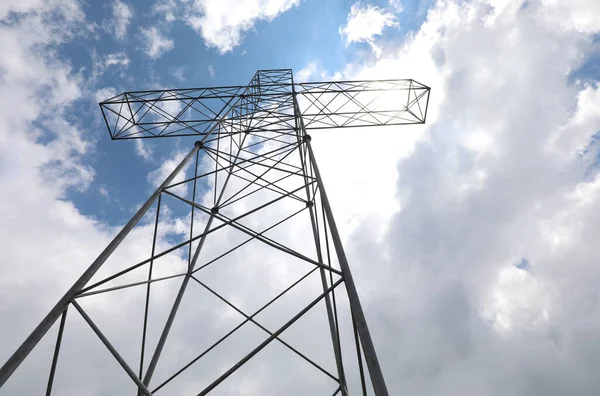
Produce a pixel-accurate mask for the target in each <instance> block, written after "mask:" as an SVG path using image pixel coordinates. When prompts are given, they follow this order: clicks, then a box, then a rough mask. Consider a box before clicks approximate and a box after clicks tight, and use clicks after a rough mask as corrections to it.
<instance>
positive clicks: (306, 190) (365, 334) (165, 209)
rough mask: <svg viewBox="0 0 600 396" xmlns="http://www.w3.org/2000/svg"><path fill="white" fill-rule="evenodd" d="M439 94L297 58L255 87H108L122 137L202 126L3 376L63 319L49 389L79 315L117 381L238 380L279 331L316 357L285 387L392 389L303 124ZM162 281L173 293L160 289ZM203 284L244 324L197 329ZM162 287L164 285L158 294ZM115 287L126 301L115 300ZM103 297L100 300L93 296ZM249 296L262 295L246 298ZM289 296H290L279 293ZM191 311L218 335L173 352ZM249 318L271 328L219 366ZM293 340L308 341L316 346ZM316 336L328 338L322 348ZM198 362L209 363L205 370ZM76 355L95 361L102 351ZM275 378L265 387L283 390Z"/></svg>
mask: <svg viewBox="0 0 600 396" xmlns="http://www.w3.org/2000/svg"><path fill="white" fill-rule="evenodd" d="M390 95H391V96H390ZM428 98H429V88H427V87H426V86H424V85H422V84H419V83H417V82H415V81H413V80H382V81H344V82H314V83H313V82H311V83H300V84H295V83H294V82H293V77H292V72H291V70H263V71H258V72H257V73H256V74H255V76H254V77H253V78H252V81H251V82H250V84H248V85H247V86H244V87H241V86H240V87H217V88H198V89H177V90H161V91H142V92H128V93H124V94H121V95H118V96H116V97H114V98H111V99H109V100H107V101H105V102H102V103H101V104H100V106H101V109H102V112H103V114H104V118H105V120H106V124H107V127H108V130H109V132H110V135H111V137H112V138H113V139H136V138H147V137H166V136H190V135H194V136H197V137H199V139H200V140H198V141H196V143H195V144H194V147H193V149H192V150H191V151H190V152H189V153H188V154H187V155H186V156H185V158H183V160H182V161H181V162H180V163H179V165H178V166H177V167H176V168H175V170H174V171H173V172H172V173H171V174H170V175H169V176H168V177H167V178H166V180H164V182H163V183H162V184H161V185H160V186H159V187H158V189H157V190H156V191H155V192H154V193H153V194H152V195H151V197H150V198H149V199H148V201H146V203H144V204H143V205H142V207H141V208H140V209H139V211H138V212H137V213H136V214H135V215H134V217H133V218H132V219H131V220H130V221H129V222H128V223H127V224H126V225H125V227H124V228H123V229H122V230H121V231H120V232H119V234H118V235H117V236H116V237H115V239H114V240H113V241H112V242H111V243H110V244H109V245H108V246H107V247H106V249H105V250H104V251H103V252H102V253H101V254H100V256H99V257H98V258H97V259H96V260H95V261H94V262H93V263H92V264H91V266H90V267H89V268H88V269H87V270H86V271H85V272H84V274H83V275H82V276H81V277H80V278H79V279H78V280H77V281H76V282H75V283H74V285H73V286H72V287H71V288H70V289H69V290H68V291H67V293H66V294H65V295H64V296H63V297H62V298H61V299H60V300H59V302H58V303H57V304H56V305H55V307H54V308H53V309H52V310H51V311H50V313H49V314H48V315H47V316H46V317H45V318H44V319H43V320H42V322H41V323H40V324H39V325H38V327H37V328H36V329H35V330H34V331H33V333H32V334H31V335H30V336H29V337H28V338H27V339H26V341H25V342H24V343H23V344H22V345H21V346H20V347H19V349H18V350H17V351H16V352H15V353H14V354H13V355H12V356H11V358H10V359H9V360H8V361H7V363H6V364H5V365H4V366H3V367H2V368H1V369H0V387H1V386H2V385H3V384H4V383H5V382H6V381H7V380H8V379H9V377H11V375H12V374H13V372H14V371H15V370H16V369H17V368H18V367H19V366H20V364H21V363H22V362H23V361H24V360H25V358H26V357H27V356H28V355H29V353H30V352H31V351H32V350H33V349H34V347H36V345H37V344H38V343H39V342H40V340H42V339H43V338H44V337H45V336H46V337H50V335H51V334H50V333H48V331H49V330H50V329H51V328H54V329H56V332H55V334H54V336H55V339H54V340H55V342H54V348H53V351H52V353H51V356H48V361H47V362H46V367H47V368H48V371H47V375H48V381H47V385H46V394H47V395H50V394H51V393H52V390H53V388H55V390H56V386H55V383H56V381H55V378H57V377H60V376H61V374H60V368H61V366H63V367H68V362H64V361H61V359H60V352H61V346H62V345H63V343H64V342H65V340H66V339H67V337H66V336H65V334H67V332H68V329H69V326H70V325H72V326H75V328H76V329H79V330H77V331H83V330H82V328H83V327H88V328H89V329H91V331H92V332H93V333H94V334H95V336H96V337H97V339H98V340H99V341H100V343H101V344H102V345H103V346H104V347H105V349H106V350H107V351H108V352H109V353H110V355H112V358H114V361H115V362H116V363H118V365H119V366H120V367H121V369H122V372H123V373H124V374H126V375H127V376H128V377H129V380H130V381H129V382H130V384H131V388H127V389H130V391H127V390H123V391H121V390H119V391H117V392H120V393H119V394H125V393H126V391H127V392H130V393H129V394H132V393H136V394H138V395H160V394H182V392H183V391H182V389H184V388H185V389H186V391H187V392H189V394H197V395H207V394H209V393H210V394H211V395H213V394H219V392H224V393H223V394H231V388H228V387H227V386H228V385H227V384H228V383H229V384H231V381H234V380H235V378H236V377H235V375H236V373H238V372H240V371H243V370H250V371H248V372H249V373H253V371H252V369H247V367H248V366H251V365H252V364H253V363H254V362H255V361H256V360H257V356H259V355H260V354H261V353H265V352H264V351H265V350H267V349H268V348H270V347H271V346H272V345H273V344H279V345H280V346H281V348H283V350H284V351H285V353H286V354H288V355H289V356H293V359H296V360H297V362H298V363H299V364H300V363H301V362H303V364H304V365H305V366H306V367H309V368H310V370H308V369H306V370H308V371H306V373H310V374H307V375H306V376H305V377H302V378H301V381H300V382H297V381H296V382H295V380H294V379H293V378H295V377H294V372H291V373H290V372H287V373H286V374H290V375H291V377H290V378H291V379H288V380H285V381H284V387H285V385H289V386H290V387H292V389H283V390H282V389H278V390H277V392H278V393H277V394H281V393H282V392H283V393H284V394H288V395H294V394H298V395H306V394H317V393H318V394H331V395H344V396H346V395H349V394H352V395H354V394H362V395H367V394H371V393H372V392H373V393H374V394H375V395H377V396H387V395H388V391H387V388H386V385H385V381H384V379H383V375H382V373H381V368H380V367H379V363H378V360H377V355H376V353H375V348H374V346H373V342H372V340H371V337H370V334H369V331H368V328H367V323H366V320H365V316H364V313H363V310H362V307H361V304H360V301H359V298H358V294H357V291H356V286H355V284H354V280H353V278H352V274H351V272H350V268H349V266H348V261H347V259H346V256H345V253H344V249H343V246H342V243H341V239H340V236H339V233H338V230H337V227H336V224H335V221H334V218H333V214H332V210H331V206H330V204H329V201H328V199H327V195H326V192H325V189H324V186H323V181H322V178H321V175H320V173H319V169H318V166H317V162H316V160H315V157H314V153H313V150H312V147H311V137H310V135H308V133H307V131H308V130H309V129H323V128H334V127H350V126H379V125H399V124H415V123H424V122H425V118H426V114H427V102H428ZM392 99H393V100H392ZM302 109H303V110H302ZM165 213H166V214H165ZM174 213H176V215H178V216H179V217H178V218H180V219H181V218H183V219H184V224H185V231H184V232H181V231H180V232H179V233H178V234H177V235H178V237H176V238H168V237H166V236H165V235H166V234H165V231H163V228H165V227H166V224H168V223H169V221H171V220H173V216H175V215H174ZM175 217H177V216H175ZM169 219H170V220H169ZM140 228H143V229H146V230H151V231H150V232H148V233H147V234H143V232H142V231H140V232H138V231H137V230H139V229H140ZM296 232H298V233H299V234H297V235H296V234H295V233H296ZM139 235H144V238H142V239H140V238H139V237H138V236H139ZM130 239H131V240H133V242H132V243H133V244H134V246H135V247H136V249H137V247H138V246H139V240H145V241H146V242H147V243H148V249H147V250H144V252H145V257H143V258H141V259H139V260H137V261H134V262H129V261H126V260H123V259H122V258H123V257H127V256H126V255H125V256H123V255H121V256H119V250H118V248H119V246H120V245H126V244H127V241H128V240H130ZM248 246H250V247H251V248H250V249H249V248H248ZM115 257H117V260H113V262H112V263H111V259H112V258H115ZM267 257H276V260H275V262H271V261H269V260H268V259H267ZM115 261H116V263H117V265H116V266H115V265H113V264H115ZM265 262H269V265H272V266H276V267H277V268H280V269H281V270H282V271H284V272H283V273H284V276H280V277H276V281H275V286H273V284H271V285H270V286H268V285H266V284H264V283H263V284H255V283H252V282H253V279H254V278H252V276H253V275H251V274H252V273H253V272H252V271H253V267H259V270H258V272H257V273H258V274H259V275H260V274H264V273H265V271H269V270H265V269H264V268H266V267H264V265H265V264H264V263H265ZM230 265H234V266H235V265H237V266H238V267H235V268H238V270H236V271H230V272H229V275H228V276H231V278H226V279H228V280H231V279H233V277H235V276H237V277H238V279H239V280H240V282H241V283H239V284H240V285H244V282H245V280H247V282H249V283H251V284H249V285H248V290H249V291H250V293H249V294H248V295H246V296H244V297H240V296H239V295H238V294H237V292H238V291H239V290H237V289H236V287H233V286H232V287H229V288H228V287H225V286H226V285H224V284H223V283H224V282H223V281H222V278H218V276H217V277H215V274H217V273H223V272H224V271H225V272H226V268H228V267H227V266H230ZM240 265H241V266H242V267H239V266H240ZM240 268H241V269H240ZM268 268H270V267H268ZM211 271H212V272H211ZM292 275H293V276H292ZM245 277H246V279H244V278H245ZM288 277H289V278H292V279H288ZM218 279H221V281H218ZM225 283H227V282H225ZM231 283H232V284H233V282H231ZM161 285H169V286H168V287H166V289H165V288H164V287H163V286H161ZM161 287H163V288H161ZM238 288H239V289H241V288H243V287H238ZM261 289H264V290H267V289H268V290H276V292H273V293H271V294H269V295H268V296H266V295H265V296H263V297H264V298H262V300H261V299H260V298H258V297H256V296H257V294H256V293H257V292H258V291H260V290H261ZM165 290H169V292H170V293H171V294H170V296H171V297H172V298H171V299H166V298H164V293H165ZM199 290H202V291H203V292H204V293H205V295H207V296H212V297H211V298H213V300H212V301H213V303H214V304H217V302H218V304H221V305H218V306H220V307H222V310H227V311H228V312H230V315H233V316H234V317H235V318H236V320H237V322H236V324H235V325H232V326H231V327H230V328H229V329H228V330H224V329H223V328H221V327H219V331H221V333H219V334H218V336H217V335H216V334H217V333H218V332H215V334H213V337H212V338H211V337H208V336H206V337H200V334H201V333H200V330H199V329H201V328H203V327H211V326H213V327H214V326H216V325H215V324H214V323H209V322H206V321H197V320H196V319H194V318H196V316H194V315H196V314H197V315H200V314H198V312H196V311H193V310H192V314H184V313H183V312H182V310H185V308H182V307H184V306H186V301H187V303H188V305H187V306H188V307H189V306H190V305H189V303H190V299H188V300H186V298H187V297H186V296H188V295H190V294H191V293H192V294H193V293H195V292H198V291H199ZM126 292H131V293H137V294H135V296H134V297H132V298H131V299H129V300H128V299H127V298H123V297H121V296H123V294H122V293H126ZM156 293H159V296H161V297H159V298H158V299H157V298H156V297H155V295H156ZM294 293H296V294H294ZM167 294H168V293H167ZM267 294H268V293H267ZM112 296H116V297H114V298H116V300H110V299H111V298H113V297H112ZM290 296H292V297H290ZM299 296H300V297H299ZM267 297H268V298H267ZM94 298H96V299H98V298H100V300H96V302H93V301H94V300H93V299H94ZM102 298H106V299H109V300H110V301H113V302H114V301H119V302H120V303H121V304H122V305H121V304H120V308H119V309H117V310H116V311H112V312H111V315H115V317H116V315H118V313H119V311H121V312H127V313H128V314H127V315H132V316H131V317H130V318H129V317H128V318H127V320H126V321H125V323H127V324H128V325H127V326H125V327H123V329H124V330H123V332H124V331H125V329H126V328H129V325H130V324H131V323H133V322H136V323H138V326H137V327H136V329H137V330H136V331H137V332H136V334H137V335H136V337H137V340H138V341H137V342H135V343H133V344H128V345H124V346H123V345H120V346H118V345H117V342H116V340H115V339H114V338H111V336H110V335H108V333H107V331H106V330H105V329H106V328H108V326H107V325H103V324H101V323H100V320H99V319H98V318H100V317H101V316H102V315H101V313H100V312H101V310H100V311H99V308H98V307H99V306H102V304H103V303H102V301H105V300H101V299H102ZM206 298H208V297H206ZM286 298H287V299H288V300H286ZM290 298H291V300H290ZM167 300H168V301H169V303H168V304H167V305H166V309H165V310H164V315H163V316H162V317H161V318H160V319H159V320H155V319H153V318H152V312H153V308H154V306H156V305H160V306H165V301H167ZM253 300H257V301H256V304H254V306H253V307H252V309H249V306H248V304H249V303H248V302H249V301H253ZM258 300H260V301H258ZM282 300H283V301H287V302H286V304H284V305H281V304H280V302H281V301H282ZM90 301H92V302H90ZM127 301H137V302H139V303H140V304H139V305H138V306H137V307H138V309H137V311H136V310H133V311H130V310H129V308H126V305H127V304H126V302H127ZM290 301H292V302H293V303H290ZM191 303H192V304H191V306H193V307H196V306H199V305H201V304H202V303H207V302H206V301H203V300H198V299H195V297H194V298H192V299H191ZM278 304H279V305H278ZM69 308H70V309H69ZM319 309H320V310H319ZM317 310H318V312H320V313H321V314H319V315H320V317H321V318H322V319H323V321H324V323H325V325H324V326H325V327H322V328H320V329H321V330H323V329H326V330H325V331H318V332H317V328H316V327H314V328H313V327H312V326H313V325H312V324H310V325H309V327H308V328H304V330H303V331H301V340H300V341H301V342H300V341H298V340H296V341H293V340H292V338H288V337H287V334H289V333H290V332H291V331H292V330H291V329H293V328H294V327H295V326H297V325H298V323H300V322H302V318H304V317H306V316H307V315H310V313H311V312H317ZM67 312H69V313H68V314H67ZM130 312H132V314H131V313H130ZM194 312H196V313H194ZM269 312H273V313H272V314H269ZM200 316H201V315H200ZM200 316H198V317H200ZM72 317H76V318H78V320H79V322H77V323H79V325H77V324H76V320H75V319H71V318H72ZM111 317H112V316H111ZM113 319H114V318H113ZM82 323H84V324H82ZM311 323H312V322H311ZM186 324H189V325H192V326H195V327H197V328H198V330H197V331H198V333H196V334H197V337H199V338H202V339H204V338H207V339H208V338H210V339H211V340H210V342H206V343H203V346H202V347H200V346H199V345H196V344H197V343H196V342H191V343H186V344H185V345H187V346H188V348H187V349H189V348H192V349H193V350H187V349H186V350H184V351H183V352H181V353H175V355H173V351H175V350H177V348H176V345H179V344H177V343H176V340H177V337H179V336H181V334H182V333H181V332H180V330H181V329H182V327H181V326H182V325H186ZM76 326H79V327H76ZM103 326H104V327H103ZM178 326H180V327H178ZM217 327H218V326H217ZM248 327H253V328H255V329H256V330H258V331H259V333H260V335H261V336H262V338H260V337H258V338H256V339H255V338H252V337H249V336H248V337H246V336H244V337H242V341H243V342H242V345H243V346H244V347H243V348H242V347H240V350H243V353H241V354H240V355H239V356H236V357H235V358H232V359H230V360H228V361H227V362H226V363H222V364H219V367H214V366H215V365H216V364H215V363H214V362H215V361H216V360H215V359H216V358H215V356H216V354H217V353H219V351H222V350H223V349H220V348H222V347H223V345H225V344H226V343H227V342H228V340H230V339H231V338H233V337H235V336H236V334H239V333H240V332H242V331H243V329H245V328H248ZM177 329H179V330H177ZM47 333H48V334H47ZM202 334H204V333H202ZM211 334H212V333H211ZM71 335H72V333H71ZM307 340H308V341H309V344H306V341H307ZM200 344H202V343H200ZM297 344H304V347H306V346H307V345H308V346H309V347H308V348H305V349H308V351H307V350H304V349H303V348H301V347H299V346H298V345H297ZM312 344H315V345H317V344H318V346H316V349H315V348H312V347H311V346H310V345H312ZM174 345H175V346H174ZM194 348H196V349H194ZM131 351H134V352H135V353H133V354H132V352H131ZM282 353H283V352H282ZM167 355H169V356H167ZM288 355H286V356H288ZM313 355H314V356H313ZM165 356H166V357H165ZM289 356H288V357H289ZM324 356H325V357H326V358H324ZM162 362H165V363H162ZM202 362H208V366H203V367H209V368H210V369H205V370H204V369H203V370H200V371H198V370H196V371H193V370H194V369H195V368H196V367H199V366H200V365H201V364H202ZM273 363H274V364H275V362H273ZM78 364H79V365H85V364H89V365H90V367H89V370H94V369H95V368H94V362H93V359H91V358H90V361H89V362H86V361H80V362H78ZM161 365H162V366H161ZM160 367H162V369H161V370H158V368H160ZM269 370H273V372H276V371H277V370H276V367H269ZM311 370H312V371H311ZM190 371H193V378H194V380H195V381H196V382H194V381H192V383H194V384H196V383H197V385H198V388H197V389H194V390H193V391H191V392H190V391H189V389H188V388H189V387H188V385H189V383H190V382H189V381H190V377H189V376H188V377H187V379H186V378H184V377H185V376H186V373H187V372H190ZM303 372H304V371H303ZM62 375H63V377H61V378H63V382H64V376H65V374H64V373H63V374H62ZM67 375H68V373H67ZM273 376H275V374H273ZM230 378H234V380H231V379H230ZM110 380H111V378H106V381H110ZM228 381H229V382H228ZM182 384H184V385H185V384H188V385H185V386H184V385H182ZM269 389H270V388H269V387H266V388H264V389H263V388H261V389H260V391H257V393H256V394H261V395H268V394H271V393H269ZM246 391H247V390H246ZM56 392H57V394H64V393H62V392H61V391H60V390H56ZM242 393H243V394H246V393H244V392H242ZM248 394H250V392H249V391H248ZM273 394H275V393H273Z"/></svg>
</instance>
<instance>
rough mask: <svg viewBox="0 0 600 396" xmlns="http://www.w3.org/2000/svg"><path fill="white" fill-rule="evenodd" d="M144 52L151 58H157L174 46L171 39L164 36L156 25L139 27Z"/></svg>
mask: <svg viewBox="0 0 600 396" xmlns="http://www.w3.org/2000/svg"><path fill="white" fill-rule="evenodd" d="M140 33H141V34H142V39H143V41H144V42H143V48H144V52H145V53H146V55H147V56H148V57H150V58H151V59H158V58H160V57H161V56H162V55H163V54H165V53H166V52H169V51H170V50H172V49H173V47H174V46H175V43H174V42H173V40H171V39H169V38H168V37H166V36H164V35H163V34H162V33H161V32H160V30H158V28H156V27H154V26H153V27H150V28H141V29H140Z"/></svg>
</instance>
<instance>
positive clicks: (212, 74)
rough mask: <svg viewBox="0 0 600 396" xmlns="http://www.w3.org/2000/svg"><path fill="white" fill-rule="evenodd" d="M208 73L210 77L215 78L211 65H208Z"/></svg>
mask: <svg viewBox="0 0 600 396" xmlns="http://www.w3.org/2000/svg"><path fill="white" fill-rule="evenodd" d="M208 75H209V76H210V78H215V68H214V67H213V66H212V65H208Z"/></svg>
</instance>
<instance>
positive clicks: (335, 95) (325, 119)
mask: <svg viewBox="0 0 600 396" xmlns="http://www.w3.org/2000/svg"><path fill="white" fill-rule="evenodd" d="M292 98H294V99H292ZM288 100H289V101H292V100H297V101H298V102H299V104H300V110H299V116H301V117H302V119H303V120H304V128H305V129H306V130H311V129H327V128H339V127H358V126H384V125H407V124H422V123H424V122H425V119H426V117H427V104H428V100H429V87H427V86H425V85H423V84H421V83H418V82H417V81H414V80H367V81H329V82H308V83H294V81H293V78H292V72H291V70H264V71H260V72H258V73H257V74H256V75H255V76H254V78H253V79H252V81H251V82H250V84H248V85H247V86H231V87H215V88H190V89H168V90H153V91H136V92H125V93H122V94H120V95H117V96H115V97H113V98H110V99H108V100H106V101H104V102H102V103H100V108H101V110H102V114H103V116H104V120H105V122H106V126H107V128H108V130H109V133H110V136H111V138H113V139H139V138H157V137H169V136H171V137H172V136H196V135H205V134H207V133H208V132H209V131H212V130H213V128H214V125H215V123H217V122H222V118H223V115H224V112H226V111H227V110H228V109H229V108H231V105H232V103H237V101H242V102H245V103H247V104H248V105H249V106H250V107H248V108H242V107H238V106H234V107H235V108H237V109H238V110H239V111H238V112H236V113H234V114H230V115H229V116H230V118H228V119H227V122H230V123H236V122H238V123H240V124H244V123H246V124H247V125H244V126H245V127H247V128H249V129H250V130H252V129H253V128H257V127H258V124H256V123H255V122H252V118H248V117H246V114H248V111H252V109H253V107H252V105H259V103H260V105H259V106H268V105H269V104H274V103H278V102H282V101H288ZM288 110H289V109H288ZM281 111H282V110H279V111H278V113H277V116H278V117H277V123H278V127H279V128H282V127H283V128H289V127H292V124H293V120H294V118H295V114H294V113H293V112H287V113H283V112H281ZM211 134H212V135H213V139H214V138H215V136H214V132H213V133H211Z"/></svg>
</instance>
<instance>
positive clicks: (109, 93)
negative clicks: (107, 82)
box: [95, 87, 117, 103]
mask: <svg viewBox="0 0 600 396" xmlns="http://www.w3.org/2000/svg"><path fill="white" fill-rule="evenodd" d="M116 94H117V90H116V89H114V88H113V87H104V88H101V89H99V90H97V91H96V94H95V99H96V102H98V103H100V102H102V101H105V100H107V99H110V98H112V97H113V96H115V95H116Z"/></svg>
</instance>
